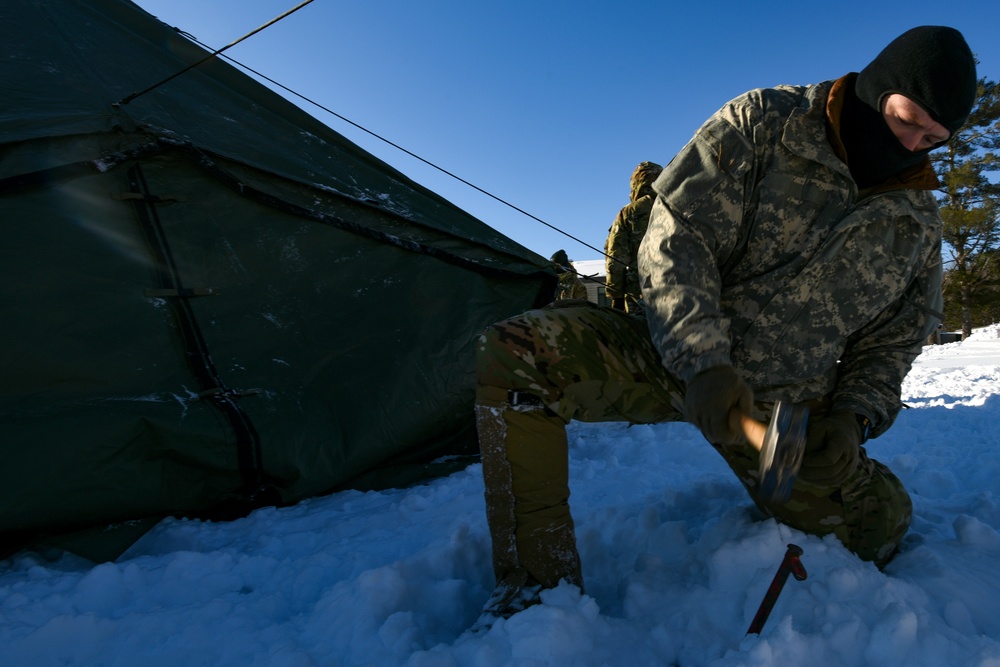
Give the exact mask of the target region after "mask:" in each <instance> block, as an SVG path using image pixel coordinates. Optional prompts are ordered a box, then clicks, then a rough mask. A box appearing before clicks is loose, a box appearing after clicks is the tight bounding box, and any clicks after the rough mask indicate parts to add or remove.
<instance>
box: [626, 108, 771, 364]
mask: <svg viewBox="0 0 1000 667" xmlns="http://www.w3.org/2000/svg"><path fill="white" fill-rule="evenodd" d="M747 120H748V127H749V126H750V124H751V123H752V120H750V119H747ZM749 132H750V133H752V130H749ZM752 163H753V145H752V142H751V141H750V140H749V139H748V138H747V136H746V135H745V134H744V131H742V130H741V129H740V128H738V127H736V126H734V125H733V124H732V123H730V122H729V121H728V120H726V119H724V118H722V117H721V116H720V115H719V114H716V115H715V116H713V117H712V118H711V119H709V121H708V122H707V123H705V125H703V126H702V127H701V129H700V130H699V131H698V133H697V134H696V135H695V137H694V138H693V139H692V140H691V141H690V142H689V143H688V144H687V146H685V147H684V149H682V150H681V152H680V153H679V154H678V155H677V156H675V157H674V159H673V160H672V161H671V162H670V164H669V165H668V166H667V167H666V169H664V171H663V173H662V174H661V175H660V177H659V178H658V179H657V181H656V184H655V186H654V189H655V190H656V192H657V194H658V195H659V196H658V197H657V199H656V202H655V203H654V204H653V210H652V213H651V215H650V220H649V227H648V229H647V231H646V236H645V238H644V240H643V243H642V245H641V247H640V250H639V273H640V280H641V281H642V287H643V293H644V295H645V299H646V303H647V312H648V313H649V314H650V315H651V317H650V318H649V322H650V332H651V334H652V337H653V342H654V344H655V345H656V347H657V349H658V350H659V352H660V355H661V357H662V359H663V363H664V365H665V366H666V368H667V369H668V370H669V371H671V372H672V373H673V374H674V375H676V376H677V377H679V378H680V379H682V380H684V381H685V382H687V381H689V380H690V379H691V378H692V377H693V376H694V375H696V374H697V373H699V372H700V371H702V370H705V369H707V368H711V367H713V366H718V365H727V364H730V363H731V362H730V339H729V323H728V321H727V320H726V318H725V317H723V314H722V312H721V310H720V306H719V296H720V290H721V277H720V268H719V267H720V266H722V265H723V264H725V262H726V260H727V257H728V256H729V255H731V254H732V253H733V251H734V249H735V247H736V245H737V244H738V242H739V240H740V223H741V221H742V219H743V209H744V189H745V180H746V178H747V176H748V173H749V171H750V166H751V165H752Z"/></svg>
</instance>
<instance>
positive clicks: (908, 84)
mask: <svg viewBox="0 0 1000 667" xmlns="http://www.w3.org/2000/svg"><path fill="white" fill-rule="evenodd" d="M976 85H977V81H976V61H975V58H974V57H973V55H972V51H971V50H970V49H969V45H968V44H967V43H966V42H965V38H963V37H962V33H960V32H958V31H957V30H955V29H954V28H948V27H945V26H921V27H918V28H913V29H911V30H908V31H906V32H905V33H903V34H902V35H900V36H899V37H897V38H896V39H894V40H893V41H892V42H891V43H890V44H889V45H888V46H887V47H885V48H884V49H883V50H882V52H881V53H879V54H878V56H876V57H875V59H874V60H873V61H871V63H869V64H868V66H867V67H865V68H864V69H863V70H861V73H860V74H858V76H857V79H856V80H855V83H854V85H853V86H848V87H847V95H846V97H845V100H844V111H843V115H842V116H841V139H842V140H843V142H844V147H845V148H846V149H847V159H848V164H849V166H850V168H851V175H852V176H854V180H855V181H856V182H857V184H858V186H859V187H862V188H865V187H869V186H872V185H875V184H877V183H880V182H882V181H884V180H885V179H886V178H888V177H889V176H892V175H893V174H896V173H899V172H900V171H902V170H904V169H906V168H908V167H913V166H916V165H918V164H920V163H922V162H923V161H924V158H925V157H926V156H927V154H928V153H929V152H930V151H931V150H933V149H926V150H922V151H910V150H908V149H907V148H906V147H905V146H903V145H902V144H901V143H900V142H899V140H898V139H897V138H896V135H894V134H893V133H892V130H890V129H889V126H888V125H887V124H886V122H885V118H884V117H883V115H882V102H883V101H884V100H885V97H886V96H887V95H890V94H892V93H900V94H902V95H905V96H906V97H908V98H910V99H911V100H913V101H914V102H916V103H917V104H919V105H920V106H921V107H923V109H924V110H925V111H927V113H928V114H930V116H931V118H933V119H934V120H936V121H937V122H939V123H941V125H943V126H944V127H946V128H947V129H948V131H949V132H951V133H954V132H955V131H956V130H958V129H959V128H960V127H961V126H962V124H963V123H964V122H965V120H966V118H968V116H969V112H970V111H971V110H972V105H973V104H974V103H975V99H976ZM934 148H936V146H935V147H934Z"/></svg>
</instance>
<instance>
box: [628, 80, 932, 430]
mask: <svg viewBox="0 0 1000 667" xmlns="http://www.w3.org/2000/svg"><path fill="white" fill-rule="evenodd" d="M851 76H852V75H848V76H847V77H844V78H843V79H840V80H838V81H836V82H834V81H827V82H824V83H821V84H817V85H813V86H802V87H792V86H780V87H777V88H772V89H758V90H753V91H750V92H748V93H746V94H744V95H742V96H740V97H738V98H736V99H735V100H733V101H731V102H729V103H728V104H726V105H725V106H724V107H723V108H722V109H721V110H720V111H718V112H717V113H716V114H715V115H714V116H713V117H712V118H710V119H709V120H708V121H707V122H706V123H705V124H704V125H703V126H702V127H701V128H700V129H699V130H698V132H697V133H696V135H695V136H694V138H693V139H692V140H691V141H690V142H689V143H688V144H687V146H685V147H684V148H683V149H682V150H681V152H680V153H678V154H677V156H676V157H675V158H674V159H673V160H672V161H671V163H670V164H669V165H668V166H667V167H666V168H665V169H664V171H663V173H662V174H661V175H660V177H659V178H658V179H657V180H656V183H655V184H654V189H655V190H656V192H657V194H658V198H657V200H656V202H655V203H654V206H653V212H652V216H651V220H650V224H649V228H648V230H647V232H646V236H645V239H644V241H643V243H642V246H641V248H640V252H639V272H640V280H641V281H642V289H643V293H644V297H645V300H646V308H647V318H648V323H649V327H650V333H651V336H652V339H653V342H654V344H655V345H656V347H657V349H658V351H659V353H660V355H661V356H662V359H663V363H664V365H665V366H666V368H667V369H668V370H669V371H671V372H672V373H673V374H674V375H676V376H677V377H679V378H680V379H681V380H683V381H685V382H687V381H689V380H690V379H691V378H692V377H693V376H694V375H695V374H697V373H698V372H700V371H703V370H705V369H708V368H710V367H712V366H717V365H720V364H732V365H733V366H734V367H735V368H736V369H737V370H738V371H739V372H740V373H741V374H742V376H743V377H744V378H745V379H746V380H747V382H748V383H749V384H750V386H751V387H752V388H753V390H754V393H755V397H756V398H757V399H758V400H760V401H765V402H769V401H774V400H777V399H779V398H783V399H787V400H792V401H806V400H813V399H820V398H824V397H825V398H827V399H830V400H831V401H832V405H831V407H832V409H834V410H851V411H854V412H857V413H860V414H864V415H866V416H868V417H869V418H870V419H871V420H872V424H873V427H872V435H878V434H880V433H882V432H884V431H885V430H886V429H887V428H889V426H890V425H891V424H892V421H893V420H894V419H895V417H896V415H897V413H898V412H899V410H900V407H901V403H900V386H901V384H902V381H903V378H904V377H905V376H906V374H907V372H909V370H910V366H911V364H912V362H913V359H914V358H915V357H916V355H917V354H919V352H920V350H921V346H922V344H923V342H924V341H925V339H926V338H927V336H928V335H929V334H930V333H931V332H932V331H933V329H934V327H935V326H936V325H937V321H938V320H937V318H938V317H939V311H940V310H941V275H942V267H941V224H942V223H941V218H940V216H939V214H938V210H937V205H936V203H935V201H934V197H933V195H932V193H931V192H929V190H930V189H932V188H933V187H934V186H935V185H936V183H937V179H936V178H935V177H934V175H933V171H932V170H931V168H930V164H929V161H928V162H927V163H925V164H924V165H922V166H919V167H917V168H915V169H914V170H912V172H911V173H908V174H904V175H902V177H901V179H900V180H897V182H894V183H887V184H883V185H882V186H879V187H878V188H874V189H872V190H871V191H866V192H861V193H859V192H858V189H857V186H856V185H855V183H854V181H853V180H852V178H851V175H850V172H849V171H848V169H847V166H846V164H845V163H844V160H842V159H841V157H838V156H843V155H844V153H843V148H842V145H841V143H840V140H839V137H838V134H837V130H836V128H837V127H838V124H839V109H840V106H841V100H842V95H841V93H840V90H841V89H842V88H841V87H842V86H844V85H845V82H847V81H850V82H852V81H853V79H852V78H850V77H851ZM828 115H829V122H828ZM828 128H829V129H828Z"/></svg>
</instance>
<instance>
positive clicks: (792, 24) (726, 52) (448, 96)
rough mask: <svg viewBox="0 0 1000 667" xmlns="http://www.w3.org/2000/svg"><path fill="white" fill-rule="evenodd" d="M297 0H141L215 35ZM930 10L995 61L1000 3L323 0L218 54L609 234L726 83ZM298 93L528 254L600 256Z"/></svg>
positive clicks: (220, 40) (742, 84)
mask: <svg viewBox="0 0 1000 667" xmlns="http://www.w3.org/2000/svg"><path fill="white" fill-rule="evenodd" d="M300 1H301V0H138V4H139V5H140V6H141V7H143V8H144V9H146V10H147V11H149V12H150V13H151V14H153V15H154V16H157V17H159V18H160V19H161V20H163V21H164V22H166V23H168V24H170V25H173V26H176V27H178V28H181V29H183V30H185V31H186V32H189V33H191V34H192V35H194V36H195V37H197V38H198V39H199V40H200V41H202V42H205V43H206V44H209V45H211V46H212V47H214V48H221V47H222V46H225V45H226V44H228V43H230V42H232V41H234V40H236V39H238V38H239V37H241V36H243V35H244V34H246V33H248V32H250V31H251V30H254V29H255V28H257V27H259V26H260V25H262V24H264V23H266V22H268V21H270V20H271V19H272V18H274V17H276V16H278V15H280V14H282V13H284V12H285V11H287V10H289V9H291V8H292V7H295V6H296V5H298V4H299V2H300ZM927 24H936V25H950V26H953V27H955V28H958V29H959V30H961V31H962V32H963V34H964V35H965V37H966V39H967V40H968V42H969V44H970V46H971V47H972V50H973V52H974V53H975V54H976V55H977V57H978V58H979V60H980V65H979V74H980V76H986V77H987V78H989V79H992V80H996V79H998V78H1000V35H998V32H1000V0H957V1H953V2H940V1H939V2H928V1H925V0H910V1H906V2H897V1H886V0H868V1H866V2H859V1H856V0H845V1H844V2H841V3H820V2H815V3H814V2H805V1H803V0H794V1H791V0H780V1H774V2H771V1H767V0H763V1H761V2H747V1H746V0H744V1H743V2H712V1H695V2H692V1H690V0H637V1H636V2H629V3H617V2H610V1H601V2H597V1H588V0H581V1H577V2H564V1H561V0H551V1H545V0H505V1H503V2H496V1H489V2H487V1H477V0H424V1H422V2H416V1H406V0H388V1H384V2H369V1H367V0H314V1H313V2H312V3H311V4H309V5H307V6H306V7H304V8H302V9H300V10H299V11H298V12H296V13H294V14H292V15H291V16H289V17H287V18H285V19H284V20H282V21H281V22H279V23H277V24H276V25H273V26H271V27H269V28H268V29H267V30H265V31H263V32H261V33H259V34H258V35H256V36H254V37H252V38H250V39H249V40H247V41H245V42H243V43H241V44H239V45H237V46H235V47H233V48H232V49H230V50H229V51H227V55H229V56H231V57H233V58H234V59H236V60H238V61H240V62H243V63H245V64H247V65H249V66H250V67H253V68H254V69H256V70H259V71H261V72H262V73H264V74H266V75H267V76H269V77H271V78H273V79H275V80H277V81H279V82H281V83H282V84H284V85H286V86H288V87H289V88H291V89H293V90H295V91H296V92H299V93H301V94H302V95H305V96H306V97H309V98H311V99H314V100H316V101H317V102H319V103H320V104H322V105H323V106H325V107H327V108H329V109H331V110H333V111H335V112H336V113H338V114H340V115H342V116H344V117H346V118H348V119H350V120H352V121H354V122H356V123H358V124H359V125H362V126H364V127H365V128H367V129H369V130H371V131H372V132H375V133H377V134H379V135H381V136H383V137H385V138H387V139H389V140H391V141H393V142H394V143H397V144H399V145H401V146H403V147H405V148H406V149H407V150H409V151H412V152H413V153H416V154H417V155H419V156H421V157H423V158H424V159H426V160H428V161H430V162H432V163H434V164H437V165H439V166H441V167H442V168H444V169H447V170H448V171H450V172H452V173H454V174H457V175H458V176H461V177H462V178H464V179H465V180H467V181H469V182H471V183H474V184H475V185H477V186H479V187H481V188H482V189H484V190H487V191H489V192H490V193H492V194H494V195H496V196H497V197H500V198H501V199H504V200H506V201H508V202H510V203H512V204H514V205H516V206H517V207H519V208H521V209H524V210H525V211H527V212H529V213H531V214H532V215H534V216H537V217H538V218H540V219H542V220H544V221H545V222H547V223H549V224H550V225H552V226H554V227H557V228H559V229H562V230H565V231H566V232H568V233H569V234H572V235H573V236H574V237H576V238H578V239H580V240H581V241H583V242H584V243H586V244H589V245H591V246H593V247H595V248H598V249H599V248H601V247H603V244H604V240H605V237H606V235H607V231H608V227H609V226H610V224H611V221H612V220H613V219H614V216H615V214H616V213H617V212H618V209H619V208H621V207H622V206H623V205H624V204H626V203H627V202H628V179H629V176H630V174H631V172H632V170H633V169H634V168H635V166H636V165H637V164H638V163H639V162H641V161H643V160H653V161H656V162H660V163H661V164H666V163H667V162H668V161H669V160H670V158H671V157H672V156H673V155H674V154H675V153H676V152H677V151H678V150H679V149H680V148H681V147H682V146H683V145H684V144H685V143H686V142H687V140H688V139H689V138H690V137H691V135H692V134H693V133H694V131H695V130H696V129H697V128H698V126H699V125H701V123H702V122H703V121H704V120H705V119H706V118H707V117H708V116H709V115H710V114H711V113H713V112H714V111H715V110H716V109H717V108H719V107H720V106H721V105H722V104H723V103H725V102H726V101H727V100H729V99H731V98H733V97H735V96H737V95H739V94H740V93H742V92H744V91H745V90H749V89H751V88H756V87H761V86H771V85H775V84H781V83H790V84H806V83H813V82H816V81H822V80H825V79H833V78H837V77H839V76H841V75H842V74H845V73H847V72H849V71H858V70H860V69H861V68H862V67H864V66H865V65H866V64H867V63H868V62H869V61H870V60H871V59H872V58H874V57H875V55H876V54H877V53H878V52H879V51H880V50H881V49H882V47H884V46H885V45H886V44H887V43H888V42H889V41H891V40H892V39H893V38H894V37H896V36H897V35H899V34H900V33H902V32H904V31H905V30H907V29H909V28H911V27H913V26H917V25H927ZM297 103H298V104H299V105H300V106H303V108H305V109H306V110H307V111H308V112H309V113H311V114H312V115H313V116H315V117H317V118H318V119H320V120H321V121H323V122H324V123H326V124H327V125H329V126H330V127H331V128H333V129H334V130H336V131H338V132H340V133H341V134H343V135H344V136H346V137H348V138H349V139H351V140H352V141H354V142H355V143H357V144H358V145H359V146H361V147H362V148H364V149H365V150H367V151H369V152H371V153H373V154H374V155H376V156H378V157H379V158H381V159H382V160H384V161H385V162H387V163H389V164H391V165H392V166H393V167H395V168H397V169H399V170H400V171H402V172H403V173H405V174H407V175H408V176H410V177H411V178H413V179H414V180H415V181H417V182H419V183H421V184H422V185H424V186H426V187H428V188H430V189H432V190H434V191H436V192H437V193H439V194H440V195H442V196H444V197H445V198H446V199H449V200H450V201H452V202H454V203H455V204H457V205H458V206H460V207H461V208H463V209H465V210H466V211H468V212H469V213H471V214H473V215H475V216H476V217H478V218H480V219H481V220H483V221H484V222H486V223H487V224H489V225H490V226H492V227H493V228H495V229H497V230H499V231H501V232H502V233H504V234H506V235H507V236H509V237H511V238H513V239H514V240H516V241H518V242H519V243H521V244H523V245H525V246H527V247H528V248H530V249H532V250H534V251H535V252H537V253H539V254H541V255H544V256H545V257H548V256H550V255H551V254H552V253H553V252H554V251H555V250H557V249H559V248H564V249H565V250H566V251H567V252H568V253H569V256H570V259H573V260H586V259H597V258H599V257H600V254H599V253H598V252H595V251H594V250H591V249H590V248H587V247H585V246H584V245H582V244H581V243H578V242H577V241H574V240H573V239H570V238H567V237H566V236H563V235H562V234H560V233H558V232H556V231H552V230H551V229H549V228H548V227H546V226H544V225H542V224H540V223H539V222H537V221H535V220H533V219H531V218H529V217H527V216H525V215H523V214H521V213H519V212H517V211H515V210H513V209H511V208H509V207H507V206H504V205H503V204H500V203H498V202H496V201H495V200H493V199H491V198H489V197H487V196H485V195H483V194H481V193H479V192H477V191H476V190H474V189H472V188H469V187H468V186H466V185H464V184H462V183H460V182H458V181H456V180H454V179H452V178H450V177H448V176H446V175H444V174H441V173H440V172H438V171H436V170H434V169H431V168H429V167H427V166H425V165H423V164H422V163H420V162H419V161H417V160H414V159H413V158H412V157H410V156H408V155H406V154H405V153H402V152H400V151H399V150H397V149H395V148H393V147H391V146H389V145H387V144H385V143H383V142H381V141H379V140H378V139H375V138H374V137H371V136H370V135H368V134H365V133H364V132H361V131H359V130H357V129H355V128H353V127H352V126H351V125H349V124H347V123H345V122H343V121H342V120H340V119H338V118H337V117H335V116H332V115H330V114H328V113H326V112H324V111H322V110H320V109H317V108H316V107H314V106H310V105H307V104H306V103H304V102H301V101H297Z"/></svg>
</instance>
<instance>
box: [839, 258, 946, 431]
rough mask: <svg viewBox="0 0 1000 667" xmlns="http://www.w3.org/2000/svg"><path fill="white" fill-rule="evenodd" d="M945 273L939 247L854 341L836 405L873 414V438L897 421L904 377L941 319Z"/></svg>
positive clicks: (846, 357) (845, 360)
mask: <svg viewBox="0 0 1000 667" xmlns="http://www.w3.org/2000/svg"><path fill="white" fill-rule="evenodd" d="M942 272H943V267H942V262H941V247H940V245H939V246H937V248H936V249H935V251H934V252H933V253H932V254H931V258H930V259H929V261H928V262H927V264H926V265H925V267H924V270H923V271H922V272H921V273H920V275H919V276H918V277H917V279H916V280H914V281H913V284H912V285H911V286H910V288H909V289H908V290H907V292H906V293H905V294H904V296H903V298H902V299H900V300H899V301H898V302H897V303H896V305H895V307H894V308H892V309H890V310H887V311H886V312H884V313H883V314H882V315H881V316H880V317H879V318H878V319H876V320H875V321H874V322H872V323H871V324H870V325H869V326H868V327H866V328H865V329H863V330H861V331H859V332H858V333H856V334H855V335H854V336H852V337H851V339H850V340H849V342H848V345H847V349H846V350H845V352H844V356H843V359H842V361H841V364H840V373H839V376H838V378H837V388H836V390H835V391H834V394H833V405H832V409H833V410H847V411H850V412H856V413H858V414H862V415H865V416H866V417H868V418H869V419H870V420H871V421H872V431H871V437H876V436H879V435H881V434H882V433H884V432H885V431H886V430H888V428H889V427H890V426H891V425H892V423H893V422H894V421H895V419H896V416H897V415H898V414H899V411H900V409H901V408H902V403H901V401H900V395H901V387H902V384H903V380H904V379H905V378H906V375H907V373H909V372H910V368H911V367H912V366H913V360H914V359H915V358H916V357H917V355H918V354H920V351H921V349H922V348H923V345H924V343H925V342H926V340H927V338H928V336H930V335H931V333H933V332H934V330H935V329H936V328H937V325H938V322H940V319H939V318H940V312H941V310H942V309H943V307H944V306H943V303H942V297H941V278H942Z"/></svg>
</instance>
